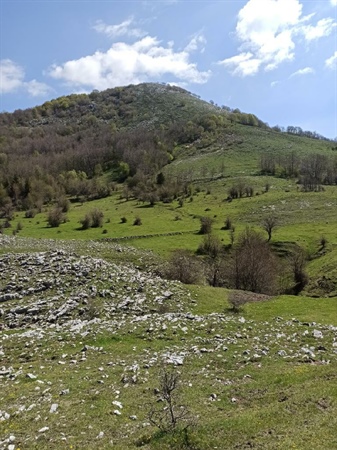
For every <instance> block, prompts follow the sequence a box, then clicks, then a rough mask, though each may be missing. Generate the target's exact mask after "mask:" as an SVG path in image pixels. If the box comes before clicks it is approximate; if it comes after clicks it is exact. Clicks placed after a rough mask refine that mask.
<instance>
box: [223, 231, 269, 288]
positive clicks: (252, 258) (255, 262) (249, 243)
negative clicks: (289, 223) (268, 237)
mask: <svg viewBox="0 0 337 450" xmlns="http://www.w3.org/2000/svg"><path fill="white" fill-rule="evenodd" d="M229 279H230V284H231V286H232V287H233V288H234V289H242V290H246V291H252V292H257V293H261V294H271V293H273V292H274V290H275V284H276V261H275V258H274V255H273V254H272V252H271V249H270V247H269V244H268V242H266V241H265V239H264V238H263V237H262V236H261V235H260V234H259V233H257V232H256V231H254V230H251V229H250V228H247V229H246V230H245V231H244V232H243V233H242V234H241V235H240V236H239V238H238V244H237V246H236V248H235V250H234V255H233V260H232V264H231V267H230V273H229Z"/></svg>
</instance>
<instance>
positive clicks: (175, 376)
mask: <svg viewBox="0 0 337 450" xmlns="http://www.w3.org/2000/svg"><path fill="white" fill-rule="evenodd" d="M179 387H180V374H179V373H178V372H176V371H173V370H168V369H166V368H164V369H162V371H161V373H160V377H159V389H156V392H157V395H158V398H159V401H158V398H157V399H156V401H155V402H154V404H153V406H152V407H151V409H150V411H149V421H150V422H151V423H152V425H155V426H156V427H158V428H159V429H160V430H161V431H162V432H164V433H167V432H170V431H173V430H174V429H175V428H176V427H178V426H180V425H183V424H184V427H183V429H185V430H187V428H188V427H189V426H190V425H191V417H190V413H189V411H188V409H187V407H186V406H185V405H182V404H180V403H179V397H178V392H179Z"/></svg>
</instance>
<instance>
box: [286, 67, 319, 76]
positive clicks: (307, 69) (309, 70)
mask: <svg viewBox="0 0 337 450" xmlns="http://www.w3.org/2000/svg"><path fill="white" fill-rule="evenodd" d="M310 73H315V70H314V69H313V68H312V67H304V69H299V70H297V71H296V72H294V73H292V74H291V75H290V77H289V78H291V77H298V76H301V75H309V74H310Z"/></svg>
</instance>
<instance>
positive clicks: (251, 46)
mask: <svg viewBox="0 0 337 450" xmlns="http://www.w3.org/2000/svg"><path fill="white" fill-rule="evenodd" d="M336 1H337V0H336ZM313 17H314V14H310V15H307V16H302V4H301V3H300V2H299V0H249V1H248V2H247V3H246V5H245V6H244V7H243V8H242V9H241V10H240V12H239V14H238V22H237V26H236V37H237V38H238V40H239V41H240V43H241V45H240V47H239V54H238V55H236V56H233V57H231V58H226V59H224V60H222V61H219V64H222V65H224V66H225V67H227V68H228V69H229V70H230V71H231V72H232V74H233V75H239V76H243V77H244V76H248V75H255V74H256V73H258V72H259V70H261V69H263V70H266V71H268V70H274V69H276V68H277V67H278V66H279V65H280V64H281V63H283V62H286V61H292V60H293V59H294V57H295V47H296V44H295V40H294V37H295V36H297V35H299V34H300V35H303V36H304V38H305V39H306V40H307V41H312V40H314V39H318V38H321V37H323V36H328V35H329V34H330V33H331V31H332V29H333V28H334V27H335V26H336V24H335V23H334V21H333V19H331V18H326V19H322V20H320V21H318V22H317V24H316V25H312V24H308V22H309V21H310V20H312V18H313Z"/></svg>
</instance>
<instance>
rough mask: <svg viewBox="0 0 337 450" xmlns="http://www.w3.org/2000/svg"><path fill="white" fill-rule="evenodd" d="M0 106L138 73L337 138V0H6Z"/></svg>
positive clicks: (138, 77) (30, 102)
mask: <svg viewBox="0 0 337 450" xmlns="http://www.w3.org/2000/svg"><path fill="white" fill-rule="evenodd" d="M0 20H1V23H0V33H1V35H0V61H1V62H0V75H1V80H0V89H1V99H0V111H14V110H15V109H25V108H28V107H33V106H35V105H38V104H42V103H43V102H45V101H47V100H50V99H52V98H57V97H59V96H61V95H68V94H71V93H74V92H75V93H80V92H87V93H89V92H91V91H92V90H93V89H99V90H103V89H106V88H110V87H115V86H122V85H128V84H137V83H140V82H146V81H153V82H157V81H158V82H167V83H173V84H177V85H179V86H182V87H184V88H186V89H187V90H189V91H191V92H193V93H195V94H197V95H200V96H201V98H202V99H204V100H207V101H209V100H213V101H214V102H215V103H217V104H218V105H220V106H221V105H226V106H229V107H231V108H239V109H240V110H242V111H244V112H249V113H254V114H256V115H257V116H258V117H259V118H260V119H261V120H263V121H266V122H268V123H269V125H276V124H278V125H280V126H287V125H294V126H300V127H302V128H303V129H304V130H311V131H317V132H318V133H320V134H322V135H324V136H326V137H329V138H335V137H337V0H317V1H315V0H310V1H304V0H243V1H241V0H224V1H221V0H219V1H203V0H200V1H193V0H191V1H189V0H162V1H154V0H152V1H150V0H147V1H145V0H144V1H143V0H139V1H126V0H123V1H100V0H95V1H82V0H78V1H76V0H64V1H59V0H40V1H38V0H36V1H30V0H25V1H17V0H0Z"/></svg>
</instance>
